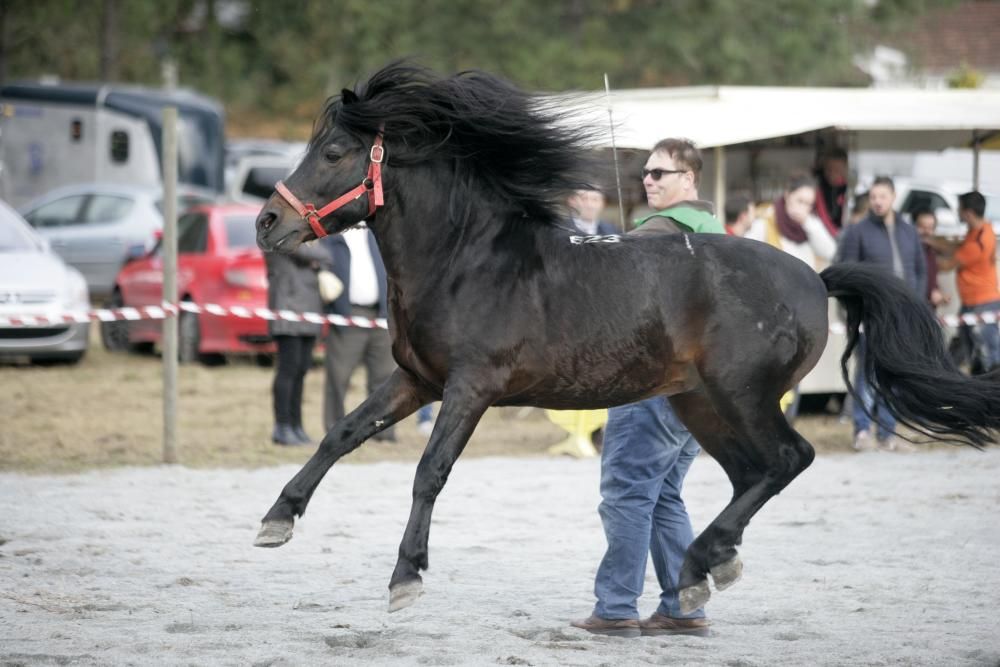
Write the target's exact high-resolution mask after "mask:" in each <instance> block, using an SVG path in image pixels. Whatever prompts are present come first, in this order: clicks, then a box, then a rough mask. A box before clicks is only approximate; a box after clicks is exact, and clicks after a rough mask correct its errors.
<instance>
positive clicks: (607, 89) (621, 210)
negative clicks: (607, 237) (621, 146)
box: [604, 72, 628, 232]
mask: <svg viewBox="0 0 1000 667" xmlns="http://www.w3.org/2000/svg"><path fill="white" fill-rule="evenodd" d="M604 95H605V98H606V99H607V101H608V124H609V125H610V127H611V155H612V156H614V160H615V183H616V184H617V186H618V220H619V221H620V222H621V224H622V231H623V232H627V231H628V227H626V226H625V202H624V201H622V177H621V171H620V170H619V169H618V146H617V145H616V143H615V117H614V114H613V112H612V110H611V84H610V83H609V82H608V73H607V72H605V73H604Z"/></svg>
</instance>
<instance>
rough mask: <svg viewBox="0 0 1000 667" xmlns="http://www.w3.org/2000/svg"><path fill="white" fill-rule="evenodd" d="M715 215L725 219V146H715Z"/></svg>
mask: <svg viewBox="0 0 1000 667" xmlns="http://www.w3.org/2000/svg"><path fill="white" fill-rule="evenodd" d="M715 217H717V218H718V219H719V220H722V221H725V219H726V147H725V146H716V147H715Z"/></svg>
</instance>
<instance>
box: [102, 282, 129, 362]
mask: <svg viewBox="0 0 1000 667" xmlns="http://www.w3.org/2000/svg"><path fill="white" fill-rule="evenodd" d="M124 305H125V302H124V300H123V299H122V294H121V292H119V291H118V290H115V292H114V294H112V295H111V299H110V300H109V301H108V304H107V307H108V308H121V307H122V306H124ZM128 338H129V323H128V322H127V321H126V320H114V321H113V322H101V343H103V344H104V349H105V350H107V351H108V352H127V351H128V349H129V342H128Z"/></svg>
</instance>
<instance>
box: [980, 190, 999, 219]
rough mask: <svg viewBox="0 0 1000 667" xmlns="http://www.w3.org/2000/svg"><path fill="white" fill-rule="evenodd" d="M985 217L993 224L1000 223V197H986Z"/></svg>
mask: <svg viewBox="0 0 1000 667" xmlns="http://www.w3.org/2000/svg"><path fill="white" fill-rule="evenodd" d="M983 217H984V218H986V219H987V220H992V221H993V222H1000V197H996V196H991V195H986V213H985V214H984V215H983Z"/></svg>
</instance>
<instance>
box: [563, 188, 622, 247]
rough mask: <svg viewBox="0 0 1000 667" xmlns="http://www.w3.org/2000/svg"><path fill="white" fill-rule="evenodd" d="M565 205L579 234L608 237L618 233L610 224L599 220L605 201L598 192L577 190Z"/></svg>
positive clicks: (602, 195)
mask: <svg viewBox="0 0 1000 667" xmlns="http://www.w3.org/2000/svg"><path fill="white" fill-rule="evenodd" d="M566 204H567V205H568V206H569V210H570V219H571V220H572V222H573V226H574V227H576V228H577V229H578V230H579V231H580V233H581V234H586V235H588V236H609V235H611V234H617V233H619V230H618V229H617V228H615V226H614V225H612V224H611V223H610V222H605V221H604V220H601V213H603V212H604V204H605V200H604V193H603V192H601V191H600V190H577V191H576V192H574V193H573V194H572V195H570V197H569V199H568V200H567V202H566Z"/></svg>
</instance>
